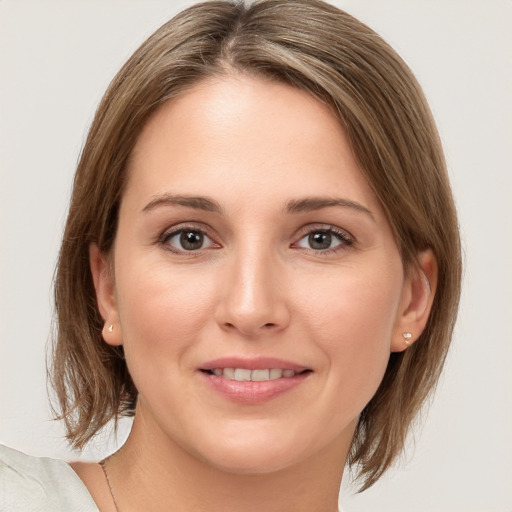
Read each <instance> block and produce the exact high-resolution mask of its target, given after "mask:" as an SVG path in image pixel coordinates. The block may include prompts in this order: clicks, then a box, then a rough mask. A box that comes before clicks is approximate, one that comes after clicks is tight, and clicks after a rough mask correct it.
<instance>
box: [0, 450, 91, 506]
mask: <svg viewBox="0 0 512 512" xmlns="http://www.w3.org/2000/svg"><path fill="white" fill-rule="evenodd" d="M18 511H20V512H21V511H23V512H32V511H34V512H35V511H37V512H46V511H48V512H50V511H51V512H60V511H62V512H64V511H65V512H98V508H97V507H96V505H95V503H94V501H93V499H92V498H91V495H90V494H89V492H88V491H87V488H86V487H85V486H84V484H83V483H82V481H81V480H80V478H79V477H78V475H77V474H76V473H75V472H74V471H73V470H72V469H71V467H70V466H69V465H68V464H66V463H65V462H64V461H62V460H55V459H50V458H47V457H32V456H30V455H25V454H24V453H21V452H19V451H16V450H13V449H11V448H7V447H6V446H2V445H0V512H18Z"/></svg>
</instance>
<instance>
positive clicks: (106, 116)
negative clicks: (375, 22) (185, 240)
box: [50, 0, 461, 490]
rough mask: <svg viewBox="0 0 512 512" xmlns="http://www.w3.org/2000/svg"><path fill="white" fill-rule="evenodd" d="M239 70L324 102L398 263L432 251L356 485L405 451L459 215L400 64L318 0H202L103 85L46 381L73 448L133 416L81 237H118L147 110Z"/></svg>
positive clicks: (426, 379) (436, 352)
mask: <svg viewBox="0 0 512 512" xmlns="http://www.w3.org/2000/svg"><path fill="white" fill-rule="evenodd" d="M240 73H242V74H247V75H252V76H257V77H264V78H266V79H269V80H274V81H278V82H281V83H284V84H288V85H289V86H291V87H295V88H298V89H301V90H304V91H307V92H308V93H310V94H311V95H312V96H314V97H315V98H317V99H318V100H319V101H321V102H323V103H324V104H327V105H328V106H330V107H331V109H332V112H333V115H335V116H337V118H338V119H339V122H340V123H341V125H342V126H343V128H344V130H345V131H346V134H347V136H348V138H349V140H350V143H351V146H352V149H353V152H354V155H355V157H356V160H357V161H358V163H359V165H360V168H361V171H362V172H363V174H364V176H365V177H366V179H367V180H368V182H369V184H370V186H371V187H372V189H373V191H374V192H375V194H376V195H377V197H378V198H379V200H380V202H381V203H382V205H383V207H384V210H385V212H386V214H387V217H388V220H389V222H390V224H391V227H392V229H393V233H394V236H395V239H396V243H397V246H398V248H399V250H400V253H401V256H402V261H403V264H404V272H410V271H414V270H415V269H417V268H418V260H417V256H418V254H419V252H420V251H423V250H426V249H427V248H430V249H431V250H432V251H433V253H434V254H435V257H436V258H437V263H438V268H439V274H438V283H437V289H436V294H435V298H434V303H433V306H432V311H431V314H430V317H429V320H428V323H427V326H426V328H425V330H424V332H423V333H422V334H421V336H420V338H419V339H418V340H417V341H416V343H414V344H413V345H412V346H411V347H410V348H408V349H407V350H406V351H404V352H400V353H391V355H390V358H389V363H388V366H387V369H386V372H385V375H384V378H383V381H382V383H381V385H380V387H379V389H378V391H377V393H376V394H375V396H374V397H373V398H372V400H371V401H370V402H369V403H368V404H367V406H366V407H365V409H364V410H363V412H362V414H361V416H360V419H359V423H358V426H357V429H356V432H355V437H354V440H353V443H352V447H351V451H350V453H349V458H348V464H349V466H350V467H351V468H353V469H356V470H357V474H358V477H359V478H360V479H361V482H362V484H361V490H364V489H366V488H368V487H369V486H371V485H372V484H373V483H375V482H376V480H377V479H378V478H379V477H380V476H381V475H382V474H383V472H384V471H385V470H386V469H387V468H389V466H390V465H391V463H392V462H393V461H394V459H395V458H396V457H397V455H398V454H399V453H400V451H401V450H402V448H403V446H404V443H405V439H406V435H407V431H408V429H409V427H410V426H411V423H412V421H413V419H414V418H415V417H416V415H417V413H418V412H419V411H420V409H421V406H422V404H423V403H424V402H425V400H426V398H427V397H428V396H429V393H430V392H431V391H432V390H433V388H434V387H435V385H436V383H437V380H438V377H439V374H440V372H441V369H442V366H443V363H444V360H445V357H446V353H447V350H448V346H449V343H450V339H451V335H452V331H453V327H454V323H455V318H456V314H457V307H458V301H459V295H460V281H461V254H460V239H459V231H458V223H457V217H456V212H455V207H454V202H453V198H452V195H451V191H450V185H449V181H448V176H447V171H446V165H445V161H444V156H443V151H442V148H441V143H440V140H439V136H438V133H437V130H436V127H435V124H434V121H433V118H432V115H431V113H430V110H429V108H428V105H427V103H426V100H425V98H424V95H423V93H422V91H421V89H420V86H419V85H418V83H417V82H416V80H415V78H414V76H413V75H412V73H411V71H410V70H409V68H408V67H407V66H406V64H405V63H404V62H403V61H402V60H401V58H400V57H399V56H398V55H397V54H396V53H395V51H394V50H393V49H392V48H391V47H390V46H389V45H388V44H387V43H385V42H384V41H383V40H382V39H381V38H380V36H378V35H377V34H376V33H375V32H374V31H372V30H371V29H370V28H368V27H367V26H365V25H364V24H362V23H361V22H359V21H358V20H356V19H354V18H353V17H351V16H350V15H348V14H347V13H345V12H343V11H341V10H339V9H337V8H335V7H333V6H331V5H329V4H327V3H324V2H322V1H320V0H287V1H282V0H256V1H255V2H251V3H244V2H241V1H208V2H204V3H201V4H197V5H195V6H192V7H190V8H188V9H186V10H185V11H183V12H181V13H180V14H178V15H177V16H176V17H174V18H173V19H171V20H170V21H169V22H167V23H166V24H164V25H163V26H162V27H161V28H160V29H158V30H157V31H156V32H155V33H154V34H153V35H152V36H150V37H149V39H148V40H147V41H146V42H144V43H143V44H142V45H141V46H140V48H139V49H138V50H137V51H136V52H135V53H134V54H133V56H132V57H131V58H130V59H129V60H128V61H127V62H126V64H125V65H124V66H123V68H122V69H121V70H120V71H119V73H118V74H117V76H116V77H115V78H114V79H113V81H112V83H111V84H110V86H109V88H108V90H107V92H106V93H105V95H104V97H103V99H102V101H101V103H100V105H99V107H98V110H97V112H96V115H95V118H94V120H93V123H92V126H91V128H90V131H89V134H88V137H87V140H86V143H85V146H84V148H83V151H82V154H81V157H80V161H79V164H78V168H77V171H76V175H75V180H74V187H73V193H72V198H71V204H70V209H69V216H68V219H67V224H66V228H65V233H64V238H63V242H62V247H61V251H60V256H59V261H58V265H57V271H56V281H55V305H56V324H55V330H56V332H55V343H54V346H53V354H52V356H53V360H52V368H51V377H50V378H51V383H52V385H53V388H54V390H55V393H56V398H57V400H58V407H56V410H57V411H59V412H58V413H59V414H60V415H59V417H60V418H61V419H64V421H65V423H66V428H67V437H68V440H69V441H70V443H71V444H72V446H73V447H74V448H79V449H80V448H83V447H84V445H85V444H86V443H87V442H88V441H90V439H91V438H92V437H93V436H94V435H95V434H96V433H97V432H98V431H99V430H100V429H101V428H102V427H103V426H105V425H106V424H107V423H108V422H109V421H110V420H112V419H113V420H114V424H115V425H117V420H118V418H119V417H120V416H130V415H133V414H134V409H135V403H136V399H137V390H136V388H135V386H134V383H133V381H132V380H131V378H130V375H129V373H128V370H127V367H126V363H125V360H124V357H123V350H122V347H112V346H109V345H107V344H106V343H105V342H104V341H103V339H102V335H101V331H102V327H103V323H104V322H103V319H102V317H101V315H100V313H99V311H98V306H97V302H96V294H95V290H94V285H93V280H92V276H91V271H90V268H89V246H90V244H93V243H94V244H97V245H98V247H99V249H100V250H101V251H102V253H104V254H106V255H108V254H109V252H110V251H111V249H112V247H113V243H114V240H115V237H116V228H117V221H118V212H119V205H120V201H121V200H122V197H123V189H124V187H125V185H126V182H127V179H128V177H127V176H126V171H125V169H126V167H127V161H128V159H129V158H130V154H131V152H132V149H133V147H134V144H135V142H136V140H137V138H138V136H139V134H140V132H141V130H142V128H143V127H144V125H145V124H146V123H147V121H148V119H149V118H150V117H151V115H152V114H154V113H155V111H156V110H157V109H158V108H159V107H160V106H162V105H163V104H164V103H165V102H167V101H170V100H171V101H172V99H173V98H176V97H177V96H178V95H180V94H181V93H183V92H184V91H185V90H187V88H189V87H191V86H192V85H193V84H196V83H197V82H199V81H201V80H205V79H208V78H215V77H217V76H226V75H230V74H240Z"/></svg>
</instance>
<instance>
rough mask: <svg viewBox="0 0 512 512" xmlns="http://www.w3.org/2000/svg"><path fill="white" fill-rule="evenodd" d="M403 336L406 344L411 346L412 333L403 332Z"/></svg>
mask: <svg viewBox="0 0 512 512" xmlns="http://www.w3.org/2000/svg"><path fill="white" fill-rule="evenodd" d="M402 336H403V338H404V341H405V344H406V345H409V346H410V345H411V339H412V334H411V333H410V332H403V333H402Z"/></svg>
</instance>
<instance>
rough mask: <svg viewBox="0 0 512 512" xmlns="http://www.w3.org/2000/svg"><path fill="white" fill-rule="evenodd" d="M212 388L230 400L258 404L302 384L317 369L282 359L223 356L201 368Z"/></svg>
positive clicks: (200, 370) (200, 372)
mask: <svg viewBox="0 0 512 512" xmlns="http://www.w3.org/2000/svg"><path fill="white" fill-rule="evenodd" d="M198 370H199V374H200V375H202V376H203V378H204V380H205V382H206V383H207V384H208V386H209V388H210V389H212V390H214V391H215V392H216V393H218V394H220V395H221V396H223V397H224V398H225V399H228V400H229V401H232V402H236V403H239V404H245V405H258V404H263V403H265V402H267V401H269V400H272V399H274V398H276V397H278V396H281V395H283V394H286V393H287V392H289V391H291V390H293V389H295V388H297V387H299V386H300V385H301V383H303V382H305V381H306V380H309V379H308V376H309V375H310V374H312V373H313V370H312V369H310V368H307V367H305V366H301V365H297V364H294V363H291V362H289V361H283V360H281V359H274V358H266V357H258V358H254V359H245V358H238V357H234V358H222V359H217V360H214V361H210V362H208V363H205V364H204V365H203V366H202V367H201V368H198Z"/></svg>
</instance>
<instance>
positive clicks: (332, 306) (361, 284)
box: [302, 264, 403, 414]
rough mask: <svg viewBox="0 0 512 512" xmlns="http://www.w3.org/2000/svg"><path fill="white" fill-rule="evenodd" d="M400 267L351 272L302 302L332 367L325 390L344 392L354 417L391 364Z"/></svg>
mask: <svg viewBox="0 0 512 512" xmlns="http://www.w3.org/2000/svg"><path fill="white" fill-rule="evenodd" d="M396 267H397V272H394V273H393V275H390V273H389V272H383V273H378V272H372V273H371V274H365V273H360V274H358V273H356V272H352V273H350V272H347V273H346V275H340V276H338V278H337V279H334V278H333V279H331V280H330V283H329V286H325V287H321V286H319V287H316V288H315V289H313V291H312V292H311V293H310V294H309V295H308V300H307V301H305V302H303V304H302V310H303V311H304V312H307V313H304V315H303V317H304V318H307V319H308V322H307V326H306V327H305V328H306V329H307V330H308V333H309V336H310V337H311V338H312V339H316V342H317V345H318V347H319V348H320V349H321V350H322V352H323V354H324V358H325V360H326V364H328V365H329V366H330V369H329V372H328V373H327V376H328V377H327V378H328V380H329V385H328V386H326V388H325V389H326V390H331V392H332V391H333V390H343V393H342V394H340V398H343V400H345V401H346V402H345V403H344V406H345V407H348V408H349V409H352V410H353V411H354V413H356V414H358V413H359V412H360V411H361V410H362V408H364V406H365V405H366V403H367V402H368V401H369V400H370V399H371V397H372V396H373V395H374V393H375V392H376V390H377V388H378V386H379V384H380V382H381V380H382V377H383V375H384V372H385V369H386V366H387V363H388V360H389V355H390V343H391V337H392V334H393V327H394V323H395V318H396V317H397V312H398V308H399V304H400V297H401V290H402V283H403V277H402V269H401V264H400V265H399V266H398V265H397V266H396ZM326 284H327V283H326ZM310 289H311V287H310ZM322 290H323V291H322Z"/></svg>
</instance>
